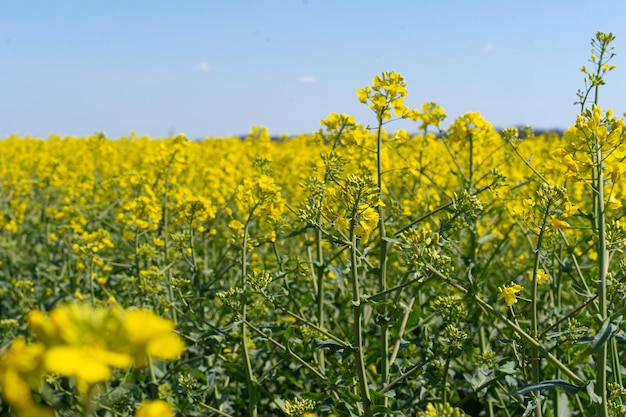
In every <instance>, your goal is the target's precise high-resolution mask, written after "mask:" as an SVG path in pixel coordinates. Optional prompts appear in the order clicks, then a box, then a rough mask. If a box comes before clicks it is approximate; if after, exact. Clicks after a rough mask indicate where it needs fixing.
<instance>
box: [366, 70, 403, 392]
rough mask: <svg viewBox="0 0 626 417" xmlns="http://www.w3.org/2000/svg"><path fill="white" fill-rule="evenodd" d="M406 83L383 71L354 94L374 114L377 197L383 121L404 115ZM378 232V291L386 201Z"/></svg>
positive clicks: (383, 274) (385, 356)
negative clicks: (375, 123) (370, 83)
mask: <svg viewBox="0 0 626 417" xmlns="http://www.w3.org/2000/svg"><path fill="white" fill-rule="evenodd" d="M407 94H408V93H407V90H406V83H405V82H404V78H403V77H402V75H400V74H398V73H396V72H383V73H382V75H380V76H379V75H377V76H375V77H374V79H373V80H372V86H371V87H370V86H367V87H365V88H359V89H358V90H357V95H358V97H359V100H360V101H361V103H364V104H367V105H368V106H369V108H370V109H372V110H373V111H374V113H375V114H376V122H377V126H376V179H377V185H378V198H379V200H380V201H382V200H383V189H384V184H383V125H384V124H385V122H386V121H388V120H391V117H392V113H393V114H395V115H396V116H402V115H405V114H406V113H407V112H408V107H407V106H406V105H405V104H404V97H406V96H407ZM378 217H379V219H380V221H379V222H378V233H379V238H380V254H379V262H378V268H379V269H378V271H379V272H378V291H379V292H380V293H383V294H385V292H386V291H387V254H388V246H387V240H385V239H386V235H387V234H386V230H385V205H384V204H382V203H381V204H378ZM385 302H386V295H385V296H383V302H382V303H381V311H380V315H381V317H382V320H381V324H380V361H381V366H380V369H381V371H380V373H381V382H382V385H385V384H387V383H388V382H389V335H388V331H389V323H388V320H387V317H386V316H387V306H386V304H385Z"/></svg>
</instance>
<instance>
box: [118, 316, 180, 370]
mask: <svg viewBox="0 0 626 417" xmlns="http://www.w3.org/2000/svg"><path fill="white" fill-rule="evenodd" d="M124 328H125V330H126V333H127V335H128V338H129V340H130V341H131V342H132V344H133V345H134V346H135V349H137V348H139V349H137V351H136V354H135V364H136V365H138V366H142V365H145V364H146V359H147V358H146V355H150V356H152V357H154V358H158V359H164V360H172V359H176V358H177V357H179V356H180V355H181V354H182V353H183V351H184V350H185V345H184V343H183V341H182V340H181V338H180V337H179V336H178V335H176V334H175V333H174V322H173V321H171V320H168V319H164V318H161V317H159V316H157V315H155V314H154V313H152V312H151V311H148V310H141V309H137V310H130V311H128V312H127V313H126V315H125V317H124Z"/></svg>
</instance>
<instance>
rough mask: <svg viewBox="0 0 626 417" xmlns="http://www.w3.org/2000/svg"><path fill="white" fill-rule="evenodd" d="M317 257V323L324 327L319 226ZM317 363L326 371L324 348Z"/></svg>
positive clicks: (316, 237)
mask: <svg viewBox="0 0 626 417" xmlns="http://www.w3.org/2000/svg"><path fill="white" fill-rule="evenodd" d="M315 257H316V262H317V264H316V272H317V323H318V324H319V326H320V327H324V322H325V321H326V316H325V314H324V297H325V296H324V272H325V269H326V268H325V266H324V252H323V248H322V231H321V230H320V229H319V228H318V229H315ZM317 363H318V364H319V367H320V370H321V371H322V373H324V372H325V369H326V364H325V358H324V349H318V351H317Z"/></svg>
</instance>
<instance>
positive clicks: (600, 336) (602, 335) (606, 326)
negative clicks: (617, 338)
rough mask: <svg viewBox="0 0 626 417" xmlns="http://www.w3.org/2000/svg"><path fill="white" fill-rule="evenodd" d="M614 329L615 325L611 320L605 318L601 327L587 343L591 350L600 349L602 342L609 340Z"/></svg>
mask: <svg viewBox="0 0 626 417" xmlns="http://www.w3.org/2000/svg"><path fill="white" fill-rule="evenodd" d="M614 331H615V326H613V324H612V323H611V321H610V320H609V319H608V318H607V319H606V320H604V323H602V328H601V329H600V331H599V332H598V333H597V334H596V335H595V336H594V338H593V340H592V341H591V344H590V345H589V349H590V350H591V351H592V352H595V351H597V350H598V349H600V348H601V347H602V346H604V344H605V343H606V342H607V341H608V340H609V338H610V337H611V335H612V334H613V332H614Z"/></svg>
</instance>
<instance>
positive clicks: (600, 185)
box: [594, 138, 609, 417]
mask: <svg viewBox="0 0 626 417" xmlns="http://www.w3.org/2000/svg"><path fill="white" fill-rule="evenodd" d="M595 158H596V161H595V162H596V167H595V171H596V172H595V173H594V175H595V176H596V187H595V193H594V197H595V198H594V199H595V204H594V206H595V209H596V210H595V213H594V214H595V221H596V229H597V231H598V286H597V294H598V303H599V309H600V311H599V313H600V318H601V319H602V322H604V321H605V320H606V319H607V318H608V307H607V305H608V302H607V289H606V281H607V273H608V264H609V254H608V250H607V247H606V219H605V212H604V176H603V175H604V172H603V162H602V160H603V155H602V147H601V145H600V143H599V142H598V140H597V138H596V155H595ZM607 353H608V344H607V343H605V344H603V345H602V346H601V347H600V349H599V350H598V356H597V359H596V387H595V388H596V394H597V395H598V396H599V397H600V398H601V399H602V401H601V403H598V404H596V414H597V415H598V417H607V416H608V415H609V411H608V406H607V392H606V391H607V372H606V364H607V357H608V354H607Z"/></svg>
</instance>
